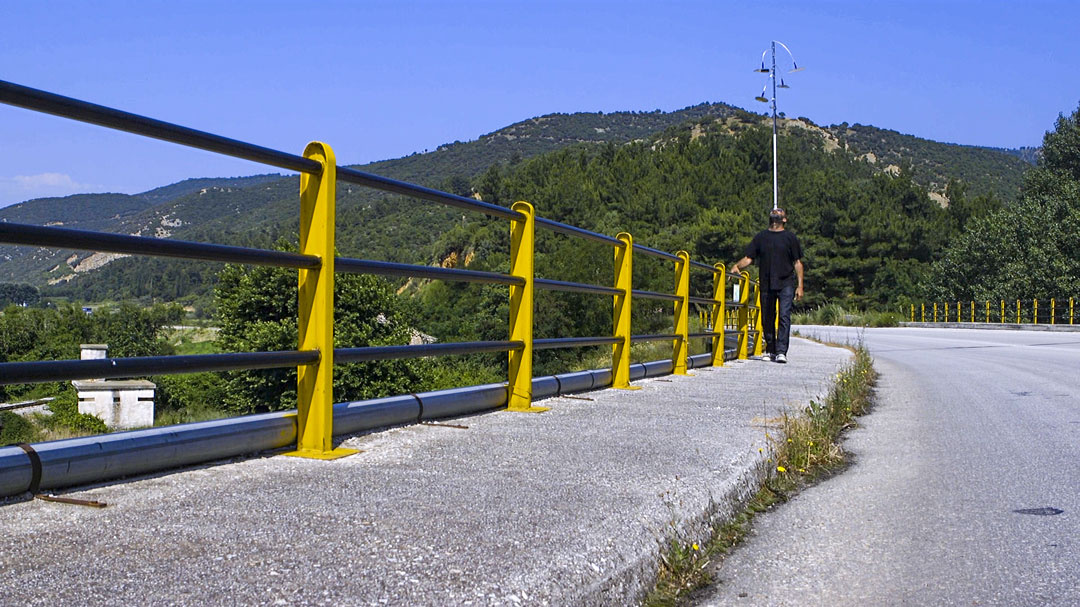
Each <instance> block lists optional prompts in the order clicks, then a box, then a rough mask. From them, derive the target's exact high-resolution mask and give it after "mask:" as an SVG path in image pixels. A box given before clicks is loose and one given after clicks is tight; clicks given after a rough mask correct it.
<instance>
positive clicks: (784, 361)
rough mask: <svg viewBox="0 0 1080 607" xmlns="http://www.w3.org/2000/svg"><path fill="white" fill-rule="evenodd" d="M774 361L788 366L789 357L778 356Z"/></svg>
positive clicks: (784, 355)
mask: <svg viewBox="0 0 1080 607" xmlns="http://www.w3.org/2000/svg"><path fill="white" fill-rule="evenodd" d="M773 360H774V361H776V362H778V363H780V364H782V365H783V364H787V355H786V354H777V355H776V358H774V359H773Z"/></svg>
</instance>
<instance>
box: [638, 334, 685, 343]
mask: <svg viewBox="0 0 1080 607" xmlns="http://www.w3.org/2000/svg"><path fill="white" fill-rule="evenodd" d="M665 339H679V335H677V334H675V333H672V334H670V335H631V336H630V341H631V342H638V341H664V340H665Z"/></svg>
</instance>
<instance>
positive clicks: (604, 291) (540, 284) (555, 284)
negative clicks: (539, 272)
mask: <svg viewBox="0 0 1080 607" xmlns="http://www.w3.org/2000/svg"><path fill="white" fill-rule="evenodd" d="M535 283H536V287H537V288H538V289H545V290H547V291H568V292H570V293H599V294H601V295H622V289H616V288H614V287H601V286H599V285H587V284H584V283H580V282H565V281H562V280H549V279H547V278H537V279H536V280H535Z"/></svg>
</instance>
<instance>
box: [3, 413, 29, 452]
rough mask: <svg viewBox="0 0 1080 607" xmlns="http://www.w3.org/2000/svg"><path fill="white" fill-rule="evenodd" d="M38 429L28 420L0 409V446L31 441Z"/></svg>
mask: <svg viewBox="0 0 1080 607" xmlns="http://www.w3.org/2000/svg"><path fill="white" fill-rule="evenodd" d="M36 440H38V431H37V428H36V427H35V426H34V424H33V423H31V422H30V420H28V419H26V418H24V417H23V416H21V415H18V414H16V413H12V412H11V411H0V446H5V445H17V444H19V443H32V442H34V441H36Z"/></svg>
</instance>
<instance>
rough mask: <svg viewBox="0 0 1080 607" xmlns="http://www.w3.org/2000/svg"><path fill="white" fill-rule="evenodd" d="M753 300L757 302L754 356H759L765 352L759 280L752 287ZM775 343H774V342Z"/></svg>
mask: <svg viewBox="0 0 1080 607" xmlns="http://www.w3.org/2000/svg"><path fill="white" fill-rule="evenodd" d="M754 300H755V301H756V302H757V307H756V309H757V314H756V317H757V320H756V321H754V328H755V329H757V331H756V334H755V336H754V356H761V355H762V353H764V352H765V331H763V330H762V324H761V320H762V316H763V315H762V313H761V279H760V277H759V278H758V283H757V284H756V285H754ZM776 304H777V306H779V305H780V302H779V300H778V301H777V302H776ZM776 322H777V323H779V322H780V319H779V318H777V319H776ZM773 331H774V333H773V336H775V335H776V333H775V331H776V328H775V327H774V328H773ZM774 343H775V342H774Z"/></svg>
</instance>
